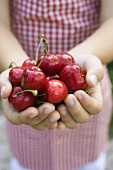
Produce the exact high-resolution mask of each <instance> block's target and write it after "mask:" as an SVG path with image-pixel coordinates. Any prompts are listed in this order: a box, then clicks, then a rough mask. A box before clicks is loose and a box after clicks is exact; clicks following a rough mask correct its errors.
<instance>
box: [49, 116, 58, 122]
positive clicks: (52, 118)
mask: <svg viewBox="0 0 113 170" xmlns="http://www.w3.org/2000/svg"><path fill="white" fill-rule="evenodd" d="M49 121H50V122H55V121H57V118H56V117H51V118H50V119H49Z"/></svg>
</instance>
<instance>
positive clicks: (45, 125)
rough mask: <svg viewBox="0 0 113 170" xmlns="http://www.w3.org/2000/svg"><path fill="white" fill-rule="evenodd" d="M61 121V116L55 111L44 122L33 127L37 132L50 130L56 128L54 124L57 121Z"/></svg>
mask: <svg viewBox="0 0 113 170" xmlns="http://www.w3.org/2000/svg"><path fill="white" fill-rule="evenodd" d="M59 119H60V114H59V113H58V112H57V111H56V110H55V111H53V112H52V113H51V114H50V115H49V116H48V117H47V118H46V119H44V120H43V121H42V122H40V123H38V124H36V125H35V126H32V127H33V128H34V129H37V130H44V129H48V128H50V127H52V126H54V123H55V122H57V120H59Z"/></svg>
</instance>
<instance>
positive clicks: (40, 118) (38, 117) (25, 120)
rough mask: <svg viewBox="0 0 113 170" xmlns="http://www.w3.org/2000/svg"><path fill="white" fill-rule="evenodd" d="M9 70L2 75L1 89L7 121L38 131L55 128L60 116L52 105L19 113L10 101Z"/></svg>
mask: <svg viewBox="0 0 113 170" xmlns="http://www.w3.org/2000/svg"><path fill="white" fill-rule="evenodd" d="M8 74H9V69H8V70H6V71H4V72H3V73H2V74H1V75H0V89H1V96H2V108H3V111H4V114H5V116H6V117H7V119H8V120H9V121H10V122H11V123H12V124H14V125H20V124H26V125H29V126H31V127H33V128H34V129H37V130H44V129H48V128H51V127H53V128H55V127H57V126H58V122H57V120H59V119H60V114H59V113H58V111H56V110H55V107H54V105H53V104H51V103H48V102H46V103H44V104H43V105H41V106H40V107H38V108H35V107H30V108H28V109H26V110H24V111H22V112H17V111H16V110H15V109H14V107H13V106H12V104H11V103H10V102H9V100H8V96H9V95H10V93H11V90H12V85H11V83H10V82H9V80H8Z"/></svg>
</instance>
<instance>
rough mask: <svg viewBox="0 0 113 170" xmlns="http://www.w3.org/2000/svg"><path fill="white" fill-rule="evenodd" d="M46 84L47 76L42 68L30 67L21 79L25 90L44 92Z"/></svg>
mask: <svg viewBox="0 0 113 170" xmlns="http://www.w3.org/2000/svg"><path fill="white" fill-rule="evenodd" d="M45 84H46V76H45V74H44V73H43V71H42V70H41V69H40V68H37V67H35V66H34V67H30V68H29V69H25V70H24V72H23V75H22V79H21V87H22V88H23V89H32V90H43V89H44V87H45Z"/></svg>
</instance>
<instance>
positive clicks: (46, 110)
mask: <svg viewBox="0 0 113 170" xmlns="http://www.w3.org/2000/svg"><path fill="white" fill-rule="evenodd" d="M52 111H53V110H51V109H48V108H46V109H45V110H44V114H46V115H47V114H49V113H51V112H52Z"/></svg>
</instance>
